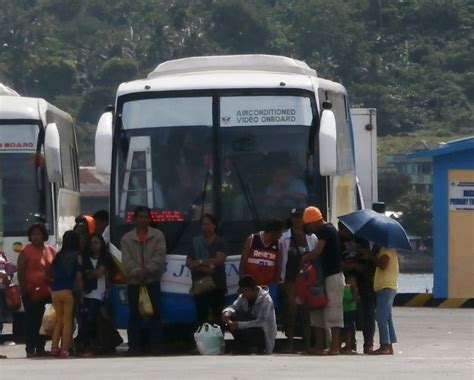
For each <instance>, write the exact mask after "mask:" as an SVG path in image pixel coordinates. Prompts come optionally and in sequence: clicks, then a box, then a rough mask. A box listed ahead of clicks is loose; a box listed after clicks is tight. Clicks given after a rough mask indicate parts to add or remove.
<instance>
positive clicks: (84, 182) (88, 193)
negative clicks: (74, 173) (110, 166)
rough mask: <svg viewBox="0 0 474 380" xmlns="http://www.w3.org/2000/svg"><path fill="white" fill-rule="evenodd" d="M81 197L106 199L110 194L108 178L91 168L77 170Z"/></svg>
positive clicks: (85, 167)
mask: <svg viewBox="0 0 474 380" xmlns="http://www.w3.org/2000/svg"><path fill="white" fill-rule="evenodd" d="M79 179H80V182H81V196H82V197H108V196H109V194H110V176H107V175H102V174H98V173H97V171H96V169H95V167H93V166H81V167H80V168H79Z"/></svg>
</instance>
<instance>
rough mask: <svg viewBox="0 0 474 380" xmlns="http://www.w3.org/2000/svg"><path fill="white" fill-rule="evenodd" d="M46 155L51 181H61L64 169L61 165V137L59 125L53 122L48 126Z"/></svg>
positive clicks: (45, 142)
mask: <svg viewBox="0 0 474 380" xmlns="http://www.w3.org/2000/svg"><path fill="white" fill-rule="evenodd" d="M44 155H45V159H46V170H47V173H48V179H49V182H61V180H62V178H63V170H62V165H61V139H60V137H59V131H58V126H57V125H56V123H51V124H48V125H47V126H46V133H45V136H44Z"/></svg>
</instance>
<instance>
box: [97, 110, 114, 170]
mask: <svg viewBox="0 0 474 380" xmlns="http://www.w3.org/2000/svg"><path fill="white" fill-rule="evenodd" d="M112 121H113V114H112V112H104V113H103V114H102V116H101V117H100V119H99V122H98V123H97V130H96V132H95V167H96V170H97V172H98V173H101V174H108V175H110V173H111V172H112Z"/></svg>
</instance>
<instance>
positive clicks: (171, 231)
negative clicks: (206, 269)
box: [112, 95, 313, 254]
mask: <svg viewBox="0 0 474 380" xmlns="http://www.w3.org/2000/svg"><path fill="white" fill-rule="evenodd" d="M216 104H218V105H219V106H218V108H219V109H218V110H216V109H215V107H216ZM312 109H313V108H312V103H311V100H310V97H306V96H286V95H262V96H234V95H232V96H230V95H229V96H221V97H220V98H219V101H218V102H216V101H213V98H212V97H188V98H165V99H155V98H154V99H143V100H138V101H131V102H127V103H125V104H124V106H123V112H122V129H121V132H120V141H117V140H116V144H118V145H117V146H118V149H117V152H118V155H117V160H116V166H117V170H116V173H117V177H116V178H115V184H114V185H115V191H114V193H115V199H114V200H113V203H112V207H113V208H115V211H112V223H113V224H115V225H114V230H115V231H117V232H118V233H117V236H115V238H114V236H112V242H113V243H114V244H118V241H119V239H120V236H121V234H122V233H123V232H125V230H126V229H127V227H126V225H127V224H129V223H130V222H131V221H132V211H133V209H134V207H136V206H138V205H147V206H148V207H150V208H151V209H152V210H153V211H152V218H153V220H154V221H155V222H156V223H158V227H159V228H160V229H161V230H162V231H163V232H164V233H165V235H166V237H167V242H168V245H169V251H171V253H178V254H179V253H182V254H185V253H186V250H187V249H189V246H190V241H191V239H190V238H191V237H192V236H194V235H195V234H197V233H198V231H199V226H198V221H199V219H200V217H201V215H202V214H203V213H206V212H211V213H215V214H217V216H218V217H219V218H220V219H221V221H222V223H221V227H222V230H221V232H223V233H224V234H225V235H226V236H225V237H226V239H227V237H228V236H227V235H229V237H230V235H232V236H234V237H232V238H231V240H235V241H236V247H239V248H238V249H240V245H241V243H242V242H243V239H244V238H245V235H247V234H248V233H249V232H250V231H252V230H253V229H255V228H260V227H261V225H262V223H263V222H264V221H265V220H267V219H269V218H280V219H286V218H288V216H289V215H290V212H291V210H292V209H293V208H303V207H305V206H306V205H307V204H308V202H309V201H310V198H311V196H312V191H311V186H309V184H308V181H307V177H308V176H307V175H306V174H307V172H308V169H309V168H308V165H309V164H311V165H312V161H311V163H308V162H309V160H308V155H307V146H308V139H309V131H310V128H309V127H310V126H311V123H312V119H313V111H312ZM216 111H218V112H216ZM216 115H220V117H219V118H217V117H216ZM216 132H217V133H216ZM120 227H122V228H120ZM232 253H238V252H237V251H236V252H232Z"/></svg>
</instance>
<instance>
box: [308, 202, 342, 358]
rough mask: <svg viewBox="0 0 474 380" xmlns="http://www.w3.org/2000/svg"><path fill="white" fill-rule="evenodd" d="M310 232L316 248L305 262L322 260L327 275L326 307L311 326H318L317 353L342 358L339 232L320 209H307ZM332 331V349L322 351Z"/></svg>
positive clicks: (330, 346)
mask: <svg viewBox="0 0 474 380" xmlns="http://www.w3.org/2000/svg"><path fill="white" fill-rule="evenodd" d="M303 221H304V224H305V229H306V232H307V233H314V234H316V236H317V237H318V244H317V245H316V248H315V249H313V250H312V251H311V252H309V253H308V254H306V255H305V256H304V257H303V261H313V260H316V259H319V261H320V263H321V266H322V270H323V273H324V278H325V279H324V285H325V290H326V295H327V300H328V302H327V304H326V306H325V307H324V308H323V309H318V310H316V311H313V312H312V313H311V324H312V325H313V326H314V327H316V332H317V333H316V344H317V346H316V351H315V353H316V354H323V355H339V348H340V343H339V333H340V329H341V328H342V327H344V312H343V309H342V298H343V294H344V283H345V282H344V275H343V273H342V252H341V244H340V241H339V235H338V232H337V229H336V228H335V227H334V226H333V225H332V224H331V223H327V222H326V221H325V220H324V219H323V215H322V214H321V211H320V210H319V209H318V208H317V207H313V206H311V207H307V208H306V209H305V211H304V214H303ZM328 328H329V329H331V343H330V345H329V349H327V350H325V351H323V350H322V348H323V341H324V335H325V334H324V333H325V329H328Z"/></svg>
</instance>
